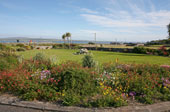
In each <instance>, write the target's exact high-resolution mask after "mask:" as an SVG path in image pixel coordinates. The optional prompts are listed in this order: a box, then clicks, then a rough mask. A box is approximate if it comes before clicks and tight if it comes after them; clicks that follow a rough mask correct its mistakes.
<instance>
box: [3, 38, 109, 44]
mask: <svg viewBox="0 0 170 112" xmlns="http://www.w3.org/2000/svg"><path fill="white" fill-rule="evenodd" d="M29 41H30V40H25V39H20V40H19V43H29ZM32 42H33V43H34V42H35V43H64V41H63V40H54V39H52V40H48V39H35V40H32ZM66 42H67V41H66ZM89 42H93V43H95V42H94V41H86V40H85V41H83V40H72V43H74V44H88V43H89ZM0 43H17V40H16V39H0ZM96 43H97V44H110V43H111V42H109V41H96Z"/></svg>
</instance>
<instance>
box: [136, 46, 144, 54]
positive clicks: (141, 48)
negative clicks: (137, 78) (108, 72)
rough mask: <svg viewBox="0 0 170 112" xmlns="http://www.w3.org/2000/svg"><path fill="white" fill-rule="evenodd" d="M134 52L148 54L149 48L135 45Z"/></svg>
mask: <svg viewBox="0 0 170 112" xmlns="http://www.w3.org/2000/svg"><path fill="white" fill-rule="evenodd" d="M133 52H134V53H141V54H146V53H147V49H146V48H144V47H134V48H133Z"/></svg>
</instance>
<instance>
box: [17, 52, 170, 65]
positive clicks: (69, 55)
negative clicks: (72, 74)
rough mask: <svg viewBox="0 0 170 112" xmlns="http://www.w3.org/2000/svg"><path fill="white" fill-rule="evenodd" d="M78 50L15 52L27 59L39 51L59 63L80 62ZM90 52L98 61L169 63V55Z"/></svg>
mask: <svg viewBox="0 0 170 112" xmlns="http://www.w3.org/2000/svg"><path fill="white" fill-rule="evenodd" d="M77 51H79V50H68V49H50V50H30V51H25V52H18V53H17V54H19V55H22V56H23V57H24V58H25V59H29V58H31V57H33V56H35V54H36V53H38V52H41V53H43V54H45V55H46V56H47V57H48V58H50V57H55V58H56V59H57V61H58V62H59V63H61V62H63V61H67V60H73V61H77V62H81V59H82V58H83V56H84V55H74V54H73V53H75V52H77ZM90 52H92V54H93V56H94V59H95V60H96V61H98V62H99V63H104V62H110V61H115V60H116V58H118V59H119V62H123V63H148V64H170V58H169V57H163V56H152V55H144V54H134V53H117V52H105V51H90Z"/></svg>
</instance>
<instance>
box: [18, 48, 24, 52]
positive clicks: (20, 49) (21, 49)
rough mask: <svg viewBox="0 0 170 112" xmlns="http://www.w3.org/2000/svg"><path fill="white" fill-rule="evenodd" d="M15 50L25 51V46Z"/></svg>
mask: <svg viewBox="0 0 170 112" xmlns="http://www.w3.org/2000/svg"><path fill="white" fill-rule="evenodd" d="M17 51H25V48H17Z"/></svg>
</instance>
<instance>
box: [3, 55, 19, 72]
mask: <svg viewBox="0 0 170 112" xmlns="http://www.w3.org/2000/svg"><path fill="white" fill-rule="evenodd" d="M17 64H18V59H17V56H16V55H15V54H13V53H10V52H0V71H3V70H9V69H12V68H15V67H16V66H17Z"/></svg>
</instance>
